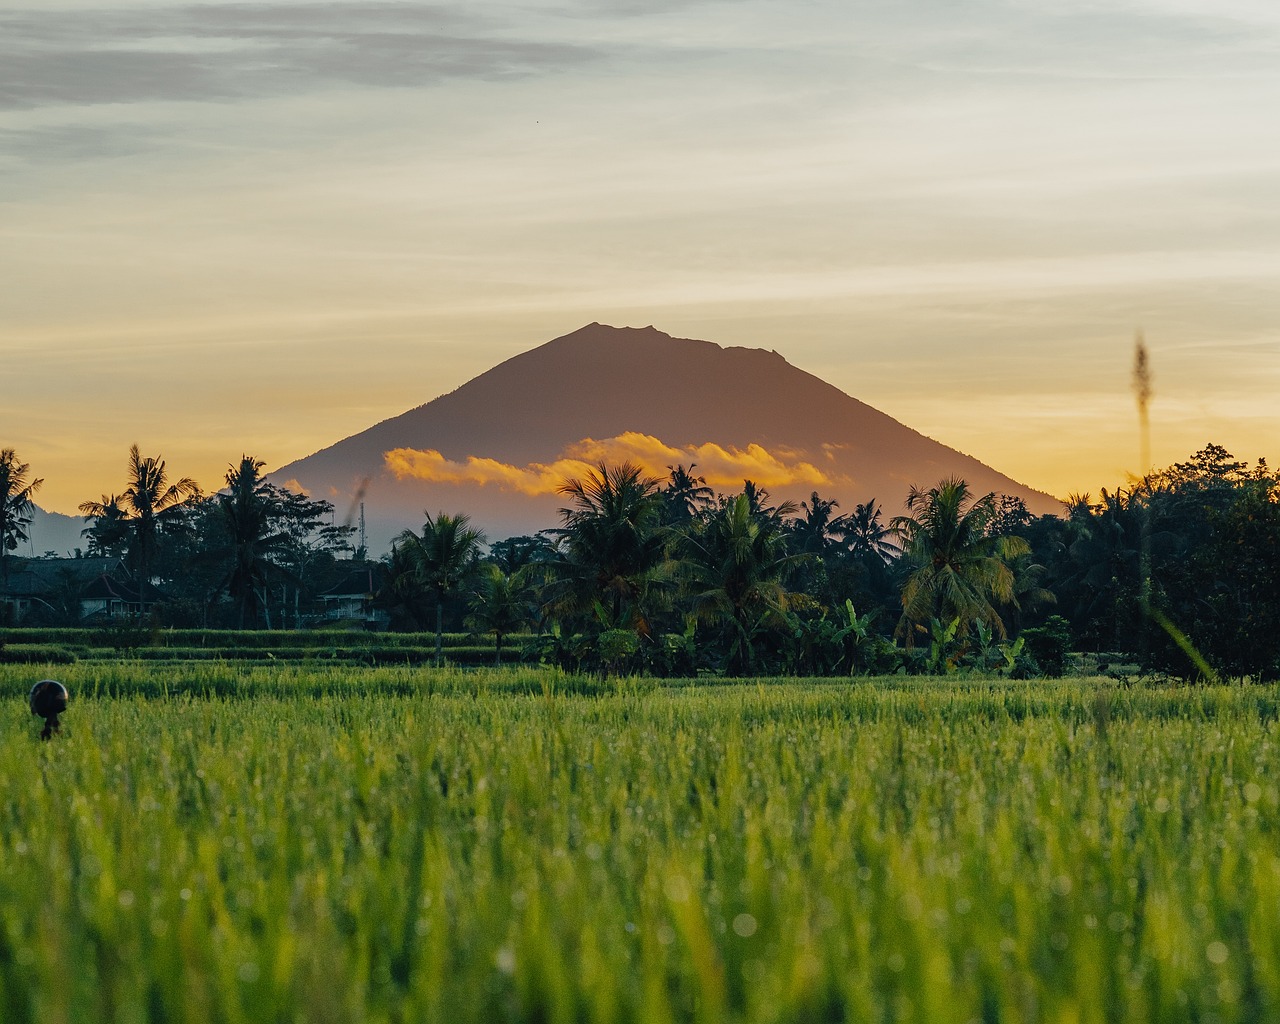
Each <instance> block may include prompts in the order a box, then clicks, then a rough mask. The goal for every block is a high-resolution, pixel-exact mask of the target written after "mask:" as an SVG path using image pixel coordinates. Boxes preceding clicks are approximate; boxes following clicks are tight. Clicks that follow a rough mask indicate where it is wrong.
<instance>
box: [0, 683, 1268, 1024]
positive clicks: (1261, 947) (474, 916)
mask: <svg viewBox="0 0 1280 1024" xmlns="http://www.w3.org/2000/svg"><path fill="white" fill-rule="evenodd" d="M55 674H56V675H57V676H58V678H61V679H63V681H65V682H66V683H67V685H68V687H69V688H70V689H71V691H72V706H71V709H70V711H69V712H68V713H67V714H66V716H65V718H64V730H65V731H64V734H63V735H62V736H61V737H58V738H56V739H55V740H54V741H53V742H50V743H41V742H40V741H39V739H38V738H37V736H38V732H39V727H40V723H39V722H38V721H37V720H36V719H33V718H32V717H31V716H30V715H29V714H28V713H27V710H26V706H25V699H24V698H25V694H26V691H27V689H29V687H30V685H31V683H33V682H34V681H35V680H36V679H38V678H40V677H41V672H40V671H39V670H35V671H33V670H31V669H30V668H25V667H23V668H19V667H17V666H0V700H2V704H0V1020H3V1021H4V1022H5V1024H25V1022H31V1024H37V1022H38V1024H60V1022H66V1024H72V1022H74V1024H92V1022H108V1021H109V1022H145V1021H181V1022H192V1024H194V1022H202V1024H203V1022H223V1021H225V1022H259V1021H269V1022H280V1024H284V1022H289V1024H293V1022H357V1021H360V1022H363V1021H370V1022H406V1024H407V1022H417V1021H438V1022H442V1024H443V1022H449V1024H454V1022H492V1021H538V1022H547V1024H552V1022H555V1024H560V1022H563V1024H569V1022H586V1021H637V1022H639V1021H643V1022H657V1024H661V1022H667V1021H671V1022H677V1021H679V1022H683V1021H700V1022H720V1021H727V1022H784V1021H796V1022H800V1021H805V1022H809V1021H845V1020H848V1021H869V1022H888V1021H926V1022H940V1024H945V1022H957V1024H960V1022H969V1021H981V1022H988V1021H1053V1022H1063V1024H1066V1022H1073V1024H1075V1022H1080V1024H1083V1022H1101V1021H1116V1022H1121V1021H1126V1022H1130V1021H1200V1022H1210V1021H1222V1022H1229V1021H1265V1020H1275V1019H1278V1018H1280V790H1278V788H1277V785H1278V781H1280V779H1278V776H1277V758H1278V754H1280V690H1278V689H1276V688H1262V687H1245V686H1240V687H1220V688H1208V687H1196V688H1181V687H1155V686H1151V687H1137V686H1134V687H1125V688H1117V687H1115V686H1114V685H1112V684H1110V683H1108V682H1107V681H1106V680H1100V679H1076V680H1067V681H1061V682H1035V683H1020V682H1018V683H1015V682H1006V681H998V682H992V681H985V682H984V681H976V680H961V681H954V680H950V679H948V680H945V681H942V680H939V681H931V680H920V679H911V680H905V679H904V680H879V681H862V680H859V681H848V682H844V683H831V682H828V681H823V682H816V681H815V682H807V681H801V680H758V681H746V682H742V683H738V684H734V685H714V686H712V685H703V684H697V685H684V686H675V687H672V686H663V685H659V684H655V683H653V682H649V681H637V680H622V681H604V682H602V681H599V680H594V679H587V678H574V677H567V676H562V675H558V674H553V673H547V672H544V671H539V670H535V669H514V670H506V671H503V670H495V671H492V672H464V671H459V670H440V671H433V670H423V669H409V668H403V669H360V668H353V667H337V668H333V669H312V668H305V667H299V666H294V667H290V666H271V665H262V664H253V665H222V664H193V665H189V666H174V665H167V666H156V665H152V664H148V663H143V662H118V663H105V664H104V663H84V664H78V665H72V666H66V667H60V668H59V669H58V670H56V673H55Z"/></svg>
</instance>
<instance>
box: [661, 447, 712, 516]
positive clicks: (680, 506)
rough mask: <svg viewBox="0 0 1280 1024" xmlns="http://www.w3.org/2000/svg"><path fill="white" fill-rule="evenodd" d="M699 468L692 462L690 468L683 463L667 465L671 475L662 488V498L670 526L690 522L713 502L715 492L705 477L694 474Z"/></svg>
mask: <svg viewBox="0 0 1280 1024" xmlns="http://www.w3.org/2000/svg"><path fill="white" fill-rule="evenodd" d="M697 468H698V467H697V464H696V463H692V462H691V463H689V468H688V469H685V468H684V466H683V464H681V465H675V466H668V467H667V469H668V470H669V471H670V473H671V475H670V476H669V477H668V478H667V484H666V486H665V487H663V488H662V500H663V502H664V503H665V505H666V515H665V518H666V522H667V524H668V525H669V526H676V525H679V524H683V523H688V522H689V521H690V520H691V519H693V518H695V517H696V516H697V515H698V514H699V513H700V512H702V511H703V510H704V509H706V508H707V507H708V506H709V505H710V504H711V500H712V498H713V496H714V493H715V492H713V491H712V490H711V488H710V487H708V486H707V480H706V478H705V477H701V476H694V475H693V471H694V470H695V469H697Z"/></svg>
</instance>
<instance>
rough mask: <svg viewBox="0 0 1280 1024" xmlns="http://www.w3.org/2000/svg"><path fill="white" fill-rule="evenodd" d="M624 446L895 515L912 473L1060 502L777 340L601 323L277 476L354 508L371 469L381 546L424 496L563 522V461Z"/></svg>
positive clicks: (482, 511)
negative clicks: (870, 504)
mask: <svg viewBox="0 0 1280 1024" xmlns="http://www.w3.org/2000/svg"><path fill="white" fill-rule="evenodd" d="M588 441H590V442H595V443H594V444H592V443H587V442H588ZM388 453H394V454H393V455H392V457H391V459H390V463H389V462H388ZM624 457H626V458H632V460H633V461H640V462H642V464H644V465H646V468H648V469H649V470H650V472H653V473H654V474H655V475H663V476H665V472H666V470H665V467H666V466H667V465H672V464H674V463H676V462H682V463H684V464H685V465H688V464H689V463H690V462H695V463H697V465H698V469H697V470H696V472H697V473H698V474H704V473H705V474H708V482H709V483H711V484H712V485H713V486H715V487H716V489H717V490H725V491H728V490H731V489H736V488H740V487H741V482H742V478H743V477H750V478H751V479H753V480H756V481H757V482H759V483H762V485H763V486H765V487H767V489H768V490H769V491H770V492H771V494H772V495H773V496H774V497H775V498H777V499H781V498H785V497H791V498H804V497H807V496H808V495H809V494H810V493H811V492H812V491H814V490H817V491H818V492H819V493H820V494H821V495H822V496H823V497H834V498H836V499H838V500H839V502H840V505H841V508H843V509H845V510H848V509H851V508H852V507H853V505H854V504H855V503H856V502H859V501H865V500H867V499H868V498H872V497H874V498H877V499H878V500H879V501H880V503H881V504H882V506H883V507H884V508H885V509H886V511H887V512H888V514H890V515H892V514H895V513H896V512H897V511H898V509H899V508H900V507H901V504H902V500H903V498H904V497H905V495H906V492H907V489H908V487H909V486H910V485H911V484H913V483H915V484H921V485H925V486H928V485H932V484H934V483H936V482H937V481H938V480H939V479H941V478H943V477H945V476H953V475H954V476H962V477H964V478H965V479H966V480H968V481H969V483H970V485H971V486H972V487H973V488H974V489H975V490H976V491H977V492H978V493H984V492H986V491H992V490H993V491H998V492H1002V493H1007V494H1017V495H1020V496H1021V497H1023V499H1024V500H1025V501H1026V502H1027V505H1028V507H1030V508H1031V509H1032V510H1033V511H1036V512H1049V511H1057V510H1058V509H1059V508H1060V506H1059V505H1058V503H1057V502H1056V501H1055V500H1054V499H1053V498H1051V497H1050V496H1048V495H1045V494H1041V493H1039V492H1037V491H1033V490H1031V489H1030V488H1027V487H1025V486H1024V485H1022V484H1019V483H1018V482H1017V481H1014V480H1012V479H1010V478H1009V477H1007V476H1004V475H1003V474H1001V473H999V472H997V471H996V470H994V469H992V468H990V467H989V466H985V465H983V464H982V463H980V462H978V461H977V460H976V459H973V458H972V457H970V456H967V455H964V454H962V453H960V452H957V451H955V450H954V449H951V448H948V447H946V446H945V445H942V444H939V443H938V442H936V441H933V440H931V439H930V438H927V437H925V436H924V435H922V434H919V433H917V432H916V431H914V430H911V429H910V428H908V427H906V426H904V425H903V424H901V423H899V422H898V421H896V420H894V419H892V418H891V417H889V416H887V415H885V414H884V413H882V412H879V411H878V410H876V409H873V408H872V407H871V406H869V405H866V404H865V403H863V402H860V401H858V400H857V399H856V398H852V397H850V396H849V395H846V394H845V393H844V392H842V391H840V390H839V389H837V388H835V387H832V386H831V385H830V384H827V383H825V382H824V381H822V380H820V379H819V378H817V377H815V376H813V375H812V374H809V373H806V372H805V371H803V370H800V369H797V368H796V367H794V366H791V365H790V364H789V363H788V362H787V361H786V360H785V359H783V358H782V357H781V356H780V355H778V354H777V353H776V352H766V351H764V350H761V349H747V348H722V347H720V346H719V345H716V344H714V343H711V342H706V341H693V340H689V339H682V338H673V337H671V336H670V335H667V334H664V333H662V332H661V331H658V330H656V329H654V328H652V327H645V328H641V329H633V328H615V327H608V326H604V325H601V324H590V325H588V326H587V327H584V328H582V329H581V330H578V331H575V332H573V333H572V334H568V335H565V336H564V337H562V338H557V339H555V340H554V341H551V342H548V343H546V344H545V345H541V346H539V347H538V348H535V349H532V350H530V351H528V352H525V353H522V354H521V355H518V356H515V357H513V358H511V359H508V360H507V361H506V362H503V363H501V364H499V365H498V366H495V367H494V368H493V369H491V370H489V371H487V372H485V373H483V374H481V375H480V376H478V377H476V378H474V379H473V380H471V381H470V382H468V383H467V384H464V385H463V386H462V387H460V388H458V389H457V390H456V391H453V392H451V393H450V394H447V395H443V396H441V397H440V398H437V399H436V400H435V401H432V402H429V403H427V404H426V405H422V406H419V407H418V408H416V409H411V410H410V411H408V412H406V413H403V414H402V415H400V416H396V417H394V418H392V419H389V420H385V421H383V422H382V423H379V424H377V425H375V426H373V427H370V428H369V429H368V430H365V431H363V432H361V433H359V434H356V435H354V436H352V437H349V438H346V439H345V440H343V441H339V442H338V443H337V444H334V445H332V446H330V447H328V448H325V449H324V450H322V451H320V452H317V453H315V454H314V455H311V456H308V457H307V458H304V459H300V460H298V461H297V462H294V463H290V464H289V465H287V466H284V467H282V468H281V469H279V470H277V471H276V472H275V473H273V474H271V477H272V479H273V480H276V481H278V482H281V483H292V484H294V485H299V486H302V487H304V488H306V489H307V490H308V492H309V493H311V494H313V495H315V496H317V497H328V498H330V500H332V501H334V503H335V505H336V506H337V507H338V509H339V511H340V512H341V511H342V510H344V509H346V508H349V507H350V508H354V504H353V503H354V501H355V500H358V499H357V497H356V496H357V494H358V492H359V488H360V485H361V481H364V480H367V483H366V484H365V490H364V495H363V496H364V501H365V503H366V507H367V510H368V515H369V518H370V523H371V543H370V547H371V549H372V550H373V551H374V552H375V553H376V552H378V551H380V550H381V549H382V547H383V546H384V544H383V543H381V542H382V541H384V540H386V539H389V538H390V537H391V536H392V535H394V533H395V532H396V531H398V530H399V529H402V528H404V527H410V526H411V527H415V528H416V527H418V526H420V525H421V520H422V516H423V512H424V510H430V511H431V512H433V513H434V512H435V511H437V510H443V511H447V512H458V511H464V512H469V513H470V514H471V516H472V519H473V521H474V522H475V523H476V524H477V525H479V526H481V527H483V528H485V529H486V530H488V532H489V534H490V536H491V538H496V537H500V536H503V535H506V534H510V533H521V532H532V531H534V530H537V529H542V528H545V527H548V526H554V525H557V522H558V517H557V515H556V510H557V509H558V508H559V507H560V506H561V505H562V504H563V500H562V499H561V498H560V497H558V496H557V495H556V494H555V493H554V486H555V482H556V481H558V480H559V479H560V478H561V476H562V475H563V473H565V472H568V473H573V472H575V471H577V472H581V471H583V470H584V469H585V467H587V466H589V465H591V464H593V463H594V462H596V461H598V459H599V458H606V459H608V460H609V461H617V460H619V459H621V458H624Z"/></svg>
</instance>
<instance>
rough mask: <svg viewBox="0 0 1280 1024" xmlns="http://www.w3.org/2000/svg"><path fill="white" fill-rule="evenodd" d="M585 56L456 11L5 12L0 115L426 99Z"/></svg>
mask: <svg viewBox="0 0 1280 1024" xmlns="http://www.w3.org/2000/svg"><path fill="white" fill-rule="evenodd" d="M593 56H594V53H593V51H592V50H591V49H589V48H588V47H585V46H580V45H573V44H567V43H562V42H555V41H537V40H526V39H520V38H506V37H504V36H503V35H502V33H501V32H500V31H497V30H495V28H494V26H493V24H492V22H490V21H488V20H486V19H482V18H480V17H478V16H475V15H470V14H462V13H459V12H458V11H457V10H456V9H454V8H449V7H442V6H434V5H431V6H424V5H420V4H393V3H351V2H346V3H326V4H227V5H191V6H179V7H169V8H159V9H145V10H141V9H127V8H117V9H107V10H105V11H94V12H86V11H80V10H76V11H38V10H19V11H10V12H0V108H10V109H13V108H19V109H20V108H31V107H39V106H45V105H61V104H105V103H137V102H146V101H174V100H177V101H184V100H186V101H189V100H199V101H203V100H231V99H238V98H246V97H257V96H275V95H282V94H291V93H298V92H304V91H307V90H309V89H313V88H316V87H319V86H327V87H332V86H337V85H348V86H350V85H356V86H370V87H384V88H385V87H420V86H426V85H431V84H434V83H439V82H442V81H446V80H450V79H457V78H481V79H501V78H511V77H518V76H525V75H530V74H534V73H538V72H543V71H549V70H555V69H558V68H564V67H566V66H577V65H581V64H582V63H584V62H586V61H589V60H590V59H591V58H592V57H593Z"/></svg>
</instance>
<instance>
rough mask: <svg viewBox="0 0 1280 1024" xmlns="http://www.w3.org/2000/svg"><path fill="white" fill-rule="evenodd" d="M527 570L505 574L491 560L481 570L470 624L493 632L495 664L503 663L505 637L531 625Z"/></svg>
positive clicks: (482, 630) (530, 602)
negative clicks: (503, 641)
mask: <svg viewBox="0 0 1280 1024" xmlns="http://www.w3.org/2000/svg"><path fill="white" fill-rule="evenodd" d="M527 578H528V576H527V573H526V572H522V571H517V572H515V573H511V574H508V573H505V572H503V571H502V569H501V568H500V567H499V566H497V565H495V564H494V563H492V562H487V563H485V565H484V566H482V568H481V570H480V576H479V580H478V583H477V586H476V590H475V593H474V594H473V595H472V597H471V601H470V603H469V607H470V609H471V614H470V615H468V616H467V625H468V626H470V628H472V629H474V630H477V631H478V632H482V633H492V634H493V638H494V648H493V663H494V664H495V665H501V664H502V639H503V637H505V636H507V635H509V634H511V633H514V632H516V631H517V630H520V629H523V628H524V627H525V626H527V625H528V624H529V620H530V618H531V610H532V599H531V597H530V593H529V585H528V582H527Z"/></svg>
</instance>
